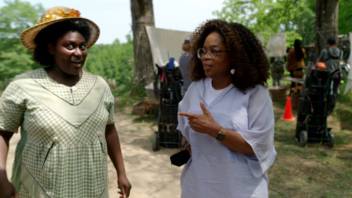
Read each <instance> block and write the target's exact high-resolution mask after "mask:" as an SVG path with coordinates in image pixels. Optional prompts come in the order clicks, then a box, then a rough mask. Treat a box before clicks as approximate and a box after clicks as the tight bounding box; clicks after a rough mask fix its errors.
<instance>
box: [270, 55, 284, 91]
mask: <svg viewBox="0 0 352 198" xmlns="http://www.w3.org/2000/svg"><path fill="white" fill-rule="evenodd" d="M270 63H271V77H272V85H273V87H280V86H281V83H280V82H281V79H282V76H283V75H284V72H285V71H284V65H285V61H284V58H283V57H280V56H274V57H271V58H270Z"/></svg>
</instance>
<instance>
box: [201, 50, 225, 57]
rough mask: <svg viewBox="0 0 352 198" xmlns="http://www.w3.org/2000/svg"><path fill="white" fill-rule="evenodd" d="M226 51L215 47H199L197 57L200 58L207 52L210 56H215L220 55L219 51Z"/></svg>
mask: <svg viewBox="0 0 352 198" xmlns="http://www.w3.org/2000/svg"><path fill="white" fill-rule="evenodd" d="M226 51H227V50H221V49H217V48H210V49H206V48H199V49H198V50H197V58H199V59H202V58H204V56H205V55H206V54H208V56H209V57H210V58H217V57H219V56H220V54H221V53H224V52H226Z"/></svg>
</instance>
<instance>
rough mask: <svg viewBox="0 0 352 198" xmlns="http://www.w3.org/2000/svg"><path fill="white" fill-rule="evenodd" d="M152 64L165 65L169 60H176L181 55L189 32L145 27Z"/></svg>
mask: <svg viewBox="0 0 352 198" xmlns="http://www.w3.org/2000/svg"><path fill="white" fill-rule="evenodd" d="M145 28H146V31H147V34H148V39H149V43H150V48H151V50H152V56H153V63H154V64H158V65H165V64H166V63H167V62H168V60H169V58H171V57H173V58H175V60H178V59H179V57H180V56H181V54H182V43H183V41H184V40H185V38H186V37H189V36H190V35H191V32H185V31H178V30H170V29H162V28H156V27H152V26H146V27H145Z"/></svg>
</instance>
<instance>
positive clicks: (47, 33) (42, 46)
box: [33, 19, 91, 67]
mask: <svg viewBox="0 0 352 198" xmlns="http://www.w3.org/2000/svg"><path fill="white" fill-rule="evenodd" d="M70 31H72V32H79V33H80V34H81V35H82V36H83V37H84V39H85V40H86V41H88V40H89V37H90V35H91V32H90V31H91V30H90V28H89V25H88V23H87V22H86V21H84V20H80V19H71V20H65V21H62V22H58V23H55V24H53V25H50V26H48V27H46V28H45V29H43V30H41V31H40V32H39V33H38V35H37V36H36V37H35V39H34V42H35V44H36V48H35V49H34V52H33V59H34V61H35V62H37V63H39V64H40V65H42V66H45V67H51V66H53V65H54V57H53V55H52V54H50V53H49V50H48V45H49V44H56V42H57V41H58V39H59V38H60V37H61V36H63V35H64V34H66V33H67V32H70Z"/></svg>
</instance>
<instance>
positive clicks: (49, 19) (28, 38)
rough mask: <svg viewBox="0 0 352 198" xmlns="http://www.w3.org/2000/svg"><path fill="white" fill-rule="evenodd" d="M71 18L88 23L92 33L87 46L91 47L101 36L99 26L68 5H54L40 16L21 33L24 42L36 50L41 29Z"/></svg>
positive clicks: (29, 47)
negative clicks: (36, 40) (36, 39)
mask: <svg viewBox="0 0 352 198" xmlns="http://www.w3.org/2000/svg"><path fill="white" fill-rule="evenodd" d="M69 19H80V20H84V21H86V22H87V23H88V25H89V28H90V30H91V35H90V38H89V40H88V42H87V47H91V46H92V45H93V44H94V43H95V42H96V41H97V39H98V37H99V27H98V26H97V25H96V24H95V23H94V22H93V21H91V20H89V19H86V18H82V17H81V16H80V12H79V11H78V10H75V9H71V8H67V7H53V8H50V9H48V10H47V11H46V12H45V13H44V14H43V16H42V17H41V18H40V20H39V21H38V22H37V24H35V25H34V26H33V27H30V28H28V29H26V30H24V31H23V32H22V34H21V41H22V44H23V45H24V46H25V47H26V48H28V49H30V50H34V49H35V47H36V44H35V42H34V39H35V37H36V36H37V34H38V33H39V32H40V31H41V30H43V29H45V28H46V27H48V26H49V25H52V24H54V23H57V22H61V21H65V20H69Z"/></svg>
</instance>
